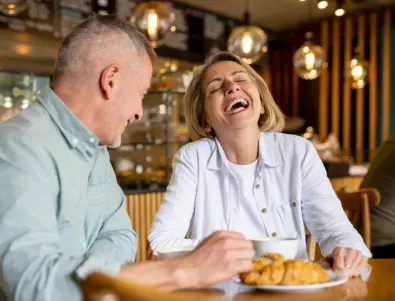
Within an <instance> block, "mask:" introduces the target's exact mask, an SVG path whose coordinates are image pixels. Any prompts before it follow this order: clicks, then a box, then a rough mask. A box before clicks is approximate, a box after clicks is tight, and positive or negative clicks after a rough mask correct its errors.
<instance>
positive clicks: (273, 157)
mask: <svg viewBox="0 0 395 301" xmlns="http://www.w3.org/2000/svg"><path fill="white" fill-rule="evenodd" d="M214 141H215V144H214V147H213V149H212V153H211V156H210V159H209V161H208V164H207V168H208V169H212V170H219V169H221V168H222V167H223V166H224V165H227V163H226V162H227V159H226V155H225V152H224V150H223V148H222V145H221V143H220V142H219V140H218V138H217V137H215V138H214ZM283 161H284V160H283V156H282V153H281V150H280V148H279V146H278V143H277V139H276V135H274V134H272V133H261V135H260V138H259V165H261V166H262V165H267V166H270V167H276V166H282V165H283Z"/></svg>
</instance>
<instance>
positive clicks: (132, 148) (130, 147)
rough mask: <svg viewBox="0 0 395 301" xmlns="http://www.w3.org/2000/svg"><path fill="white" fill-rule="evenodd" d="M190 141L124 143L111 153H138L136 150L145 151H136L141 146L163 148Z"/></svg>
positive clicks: (111, 149)
mask: <svg viewBox="0 0 395 301" xmlns="http://www.w3.org/2000/svg"><path fill="white" fill-rule="evenodd" d="M187 142H188V141H168V142H166V141H164V142H160V143H155V142H149V141H142V142H130V143H122V145H121V146H120V147H118V148H109V151H121V152H122V151H124V152H128V151H136V150H143V149H136V147H137V146H138V145H141V146H142V147H144V146H163V145H166V144H167V143H168V144H185V143H187Z"/></svg>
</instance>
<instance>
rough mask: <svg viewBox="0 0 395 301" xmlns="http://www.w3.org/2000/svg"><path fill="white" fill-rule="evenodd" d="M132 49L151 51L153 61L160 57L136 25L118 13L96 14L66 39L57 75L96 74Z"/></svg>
mask: <svg viewBox="0 0 395 301" xmlns="http://www.w3.org/2000/svg"><path fill="white" fill-rule="evenodd" d="M131 53H135V54H141V55H143V54H147V55H148V56H149V57H150V59H151V61H152V60H153V59H154V58H155V57H156V54H155V51H154V50H153V49H152V47H151V45H150V43H149V42H148V40H147V39H146V38H145V37H144V35H143V34H141V33H140V32H139V31H138V29H137V28H136V27H135V26H134V25H132V24H130V23H128V22H126V21H123V20H120V19H119V18H117V17H116V16H112V15H111V16H102V15H94V14H92V15H91V16H90V17H89V19H87V20H85V21H83V22H82V23H80V24H79V25H78V26H77V27H76V28H75V29H74V30H73V31H72V32H71V33H70V34H69V35H68V36H67V37H66V38H65V39H64V40H63V42H62V44H61V46H60V48H59V52H58V57H57V60H56V63H55V74H54V77H55V78H56V77H58V76H62V75H66V74H68V75H72V76H73V77H83V76H85V75H86V72H89V73H90V74H92V72H93V71H98V69H101V70H102V69H104V68H105V67H107V66H108V64H111V63H120V62H121V61H122V59H126V58H128V56H129V55H130V54H131ZM136 63H137V62H135V65H136ZM130 67H131V69H133V68H135V67H137V66H130Z"/></svg>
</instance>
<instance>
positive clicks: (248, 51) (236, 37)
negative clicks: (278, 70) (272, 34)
mask: <svg viewBox="0 0 395 301" xmlns="http://www.w3.org/2000/svg"><path fill="white" fill-rule="evenodd" d="M267 49H268V39H267V35H266V33H265V32H264V31H263V30H262V29H260V28H259V27H258V26H253V25H243V26H240V27H237V28H236V29H235V30H234V31H233V32H232V33H231V34H230V37H229V40H228V51H229V52H232V53H233V54H236V55H237V56H239V57H241V58H243V59H245V60H246V61H247V62H248V63H249V64H252V63H255V62H257V61H258V60H259V59H260V58H261V56H262V54H264V53H265V52H267Z"/></svg>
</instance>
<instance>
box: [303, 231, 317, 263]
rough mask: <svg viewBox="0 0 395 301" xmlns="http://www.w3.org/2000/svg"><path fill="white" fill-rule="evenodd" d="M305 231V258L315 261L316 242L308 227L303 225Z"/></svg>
mask: <svg viewBox="0 0 395 301" xmlns="http://www.w3.org/2000/svg"><path fill="white" fill-rule="evenodd" d="M304 228H305V232H306V249H307V258H308V259H309V261H315V260H316V259H317V258H316V254H315V251H316V248H317V242H316V241H315V240H314V238H313V237H312V236H311V233H310V231H309V229H307V227H306V226H305V227H304Z"/></svg>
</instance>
